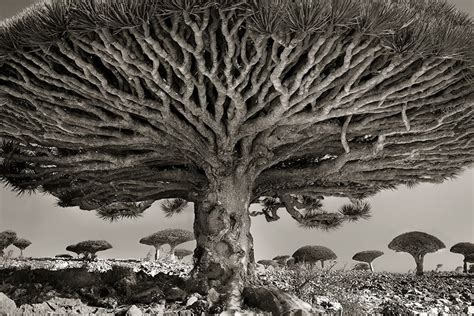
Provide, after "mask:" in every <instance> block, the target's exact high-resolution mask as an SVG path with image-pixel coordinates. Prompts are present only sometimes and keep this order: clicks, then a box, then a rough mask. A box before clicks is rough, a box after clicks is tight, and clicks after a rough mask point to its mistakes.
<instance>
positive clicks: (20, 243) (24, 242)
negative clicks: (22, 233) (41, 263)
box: [13, 238, 31, 258]
mask: <svg viewBox="0 0 474 316" xmlns="http://www.w3.org/2000/svg"><path fill="white" fill-rule="evenodd" d="M13 245H14V246H15V247H17V248H18V249H20V258H22V257H23V250H25V249H26V248H27V247H28V246H30V245H31V241H29V240H28V239H25V238H20V239H17V240H16V241H15V242H14V243H13Z"/></svg>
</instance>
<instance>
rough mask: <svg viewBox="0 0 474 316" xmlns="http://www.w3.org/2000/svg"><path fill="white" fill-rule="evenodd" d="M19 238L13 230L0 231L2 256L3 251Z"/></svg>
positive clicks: (0, 253)
mask: <svg viewBox="0 0 474 316" xmlns="http://www.w3.org/2000/svg"><path fill="white" fill-rule="evenodd" d="M16 240H17V236H16V233H15V232H14V231H13V230H5V231H3V232H1V233H0V256H3V251H4V250H5V248H7V247H8V246H10V245H12V244H13V243H14V242H15V241H16Z"/></svg>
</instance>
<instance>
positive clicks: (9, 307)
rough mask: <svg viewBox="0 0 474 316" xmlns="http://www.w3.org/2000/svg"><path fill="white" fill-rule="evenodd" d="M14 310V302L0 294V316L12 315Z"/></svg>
mask: <svg viewBox="0 0 474 316" xmlns="http://www.w3.org/2000/svg"><path fill="white" fill-rule="evenodd" d="M15 310H16V304H15V302H14V301H13V300H12V299H10V298H9V297H8V296H6V295H5V294H3V293H2V292H0V315H2V314H4V313H6V314H7V315H8V314H9V313H13V311H15Z"/></svg>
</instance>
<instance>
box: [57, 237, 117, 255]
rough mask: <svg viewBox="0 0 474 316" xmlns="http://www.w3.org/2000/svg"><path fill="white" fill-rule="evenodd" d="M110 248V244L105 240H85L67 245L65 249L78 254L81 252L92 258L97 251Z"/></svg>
mask: <svg viewBox="0 0 474 316" xmlns="http://www.w3.org/2000/svg"><path fill="white" fill-rule="evenodd" d="M111 248H112V245H111V244H110V243H109V242H107V241H105V240H85V241H81V242H79V243H77V244H74V245H70V246H67V247H66V250H67V251H71V252H75V253H77V254H78V255H80V254H82V255H83V256H84V257H91V258H94V257H95V256H96V253H97V252H99V251H104V250H108V249H111Z"/></svg>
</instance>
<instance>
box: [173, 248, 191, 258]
mask: <svg viewBox="0 0 474 316" xmlns="http://www.w3.org/2000/svg"><path fill="white" fill-rule="evenodd" d="M192 254H193V251H192V250H189V249H184V248H177V249H175V251H174V255H175V256H176V258H178V259H179V260H183V259H184V257H187V256H189V255H192Z"/></svg>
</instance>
